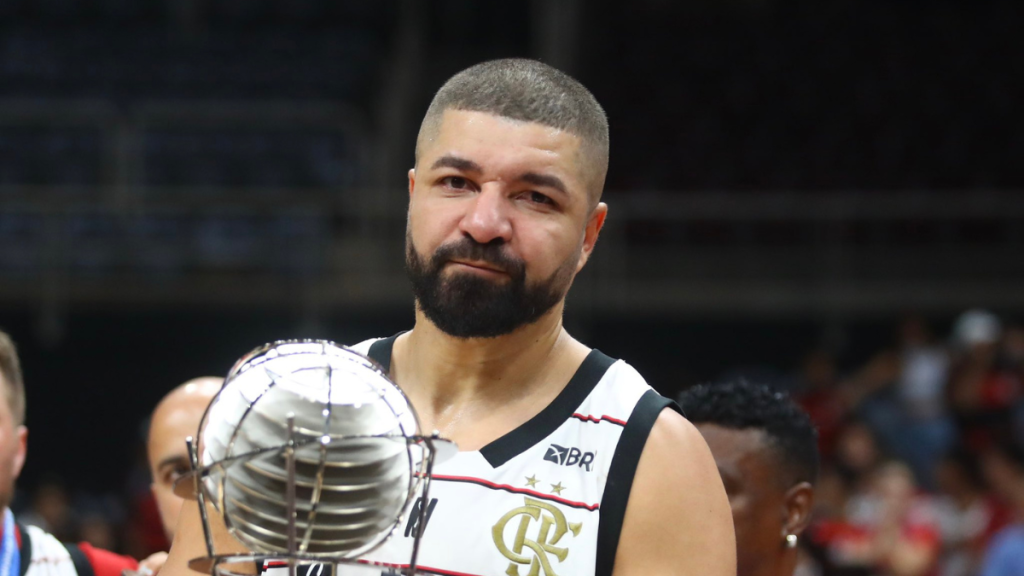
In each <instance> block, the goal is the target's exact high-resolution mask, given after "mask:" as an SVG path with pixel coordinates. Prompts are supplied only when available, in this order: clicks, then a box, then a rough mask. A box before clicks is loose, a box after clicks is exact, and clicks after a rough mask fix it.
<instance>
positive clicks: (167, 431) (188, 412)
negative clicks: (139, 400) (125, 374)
mask: <svg viewBox="0 0 1024 576" xmlns="http://www.w3.org/2000/svg"><path fill="white" fill-rule="evenodd" d="M222 382H223V379H221V378H198V379H196V380H191V381H189V382H186V383H185V384H183V385H181V386H179V387H178V388H175V389H174V390H173V391H172V392H171V393H170V394H168V395H167V396H166V397H164V399H163V400H162V401H161V402H160V404H159V405H158V406H157V408H156V410H155V411H154V412H153V416H152V418H151V421H150V425H149V443H148V444H147V452H148V456H149V469H150V473H151V474H152V475H153V486H152V488H153V496H154V497H155V498H156V503H157V507H158V508H159V510H160V520H161V521H162V522H163V525H164V531H165V532H166V533H167V539H168V540H172V539H173V537H174V527H175V525H176V524H177V522H178V513H179V512H180V511H181V504H182V502H183V500H182V499H181V498H179V497H178V496H176V495H175V494H174V482H175V481H176V480H177V479H178V478H181V477H182V475H184V474H186V473H188V472H189V471H190V470H191V469H192V466H191V464H190V463H189V456H188V450H187V449H186V444H185V439H186V438H187V437H189V436H195V435H196V434H197V432H198V430H199V422H200V420H202V418H203V412H205V411H206V407H207V406H208V405H209V404H210V400H212V399H213V397H214V396H215V395H216V394H217V392H218V391H219V390H220V386H221V383H222Z"/></svg>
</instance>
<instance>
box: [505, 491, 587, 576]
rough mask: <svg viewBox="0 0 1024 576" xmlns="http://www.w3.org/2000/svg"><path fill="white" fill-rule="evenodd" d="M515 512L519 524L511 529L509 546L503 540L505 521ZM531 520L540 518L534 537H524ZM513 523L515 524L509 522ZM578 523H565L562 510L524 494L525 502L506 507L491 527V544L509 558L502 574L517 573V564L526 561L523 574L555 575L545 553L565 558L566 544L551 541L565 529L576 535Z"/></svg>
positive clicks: (559, 538)
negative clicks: (557, 545) (517, 505)
mask: <svg viewBox="0 0 1024 576" xmlns="http://www.w3.org/2000/svg"><path fill="white" fill-rule="evenodd" d="M517 516H518V517H519V527H518V529H517V530H516V532H515V539H514V540H512V545H511V546H509V545H508V544H507V543H506V542H505V525H506V524H508V523H509V522H510V521H512V519H513V518H515V517H517ZM535 520H539V521H540V526H539V528H538V529H537V532H536V533H535V534H536V537H535V538H533V539H530V538H527V537H526V534H527V532H528V531H529V530H530V526H531V524H533V522H534V521H535ZM513 526H515V525H514V524H513ZM582 527H583V523H582V522H574V523H567V522H566V521H565V515H564V514H562V511H561V510H559V509H558V508H556V507H554V506H552V505H551V504H548V503H547V502H542V501H540V500H534V499H533V498H526V505H525V506H521V507H519V508H516V509H515V510H510V511H509V512H508V513H507V514H505V515H504V516H502V517H501V520H498V523H497V524H495V525H494V528H492V529H491V535H492V536H493V537H494V544H495V545H496V546H497V547H498V551H500V552H501V554H502V555H503V556H505V558H508V559H509V560H511V562H509V565H508V570H505V574H508V576H519V566H518V565H519V564H529V565H530V571H529V572H527V573H526V575H527V576H539V575H540V574H544V576H558V575H557V574H555V572H554V570H552V569H551V559H550V558H549V557H548V555H549V554H550V555H551V556H554V557H555V558H558V561H559V562H563V561H565V557H566V556H568V555H569V548H567V547H566V548H558V547H556V546H555V544H558V542H559V541H560V540H561V539H562V536H565V533H566V532H569V531H572V535H573V536H579V533H580V528H582ZM552 528H554V531H552Z"/></svg>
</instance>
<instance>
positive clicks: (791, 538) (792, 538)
mask: <svg viewBox="0 0 1024 576" xmlns="http://www.w3.org/2000/svg"><path fill="white" fill-rule="evenodd" d="M796 542H797V536H796V534H786V548H796Z"/></svg>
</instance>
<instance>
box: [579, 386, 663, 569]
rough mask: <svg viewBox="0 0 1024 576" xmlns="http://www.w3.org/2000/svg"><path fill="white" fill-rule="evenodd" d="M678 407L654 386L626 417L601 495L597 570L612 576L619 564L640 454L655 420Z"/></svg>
mask: <svg viewBox="0 0 1024 576" xmlns="http://www.w3.org/2000/svg"><path fill="white" fill-rule="evenodd" d="M669 406H671V407H673V408H674V409H676V410H677V411H678V410H679V407H678V406H676V403H675V402H673V401H672V400H669V399H668V398H665V397H664V396H661V395H660V394H658V393H657V392H655V391H654V390H648V391H647V392H644V395H643V396H641V397H640V401H639V402H637V404H636V406H635V407H634V408H633V413H632V414H630V415H629V420H627V421H626V427H625V428H624V429H623V430H622V436H620V437H619V444H618V445H617V446H616V447H615V454H614V455H613V456H612V463H611V467H610V468H609V471H608V481H607V482H606V483H605V485H604V494H602V495H601V518H600V520H598V525H597V574H596V576H611V574H612V569H613V568H614V567H615V552H616V551H617V550H618V548H619V535H620V534H621V532H622V519H623V518H624V517H625V516H626V504H627V503H628V502H629V491H630V489H632V488H633V477H634V476H635V475H636V467H637V464H639V463H640V454H641V453H642V452H643V451H644V444H646V443H647V437H648V436H649V435H650V434H651V429H652V428H653V427H654V422H655V420H657V419H658V415H659V414H661V411H662V410H664V409H665V408H667V407H669Z"/></svg>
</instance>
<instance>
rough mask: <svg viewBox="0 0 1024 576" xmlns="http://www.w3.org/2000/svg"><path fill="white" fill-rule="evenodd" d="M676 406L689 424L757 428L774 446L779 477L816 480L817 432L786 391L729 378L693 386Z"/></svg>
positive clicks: (806, 480) (799, 480)
mask: <svg viewBox="0 0 1024 576" xmlns="http://www.w3.org/2000/svg"><path fill="white" fill-rule="evenodd" d="M679 406H680V407H681V408H682V410H683V415H684V416H686V418H688V419H689V420H690V422H692V423H694V424H716V425H718V426H721V427H723V428H730V429H733V430H760V431H761V432H763V433H764V434H765V436H766V437H767V439H768V443H769V445H771V446H772V447H773V448H775V453H776V456H778V458H777V459H778V461H779V464H781V466H780V468H781V471H782V472H783V474H780V475H779V477H780V479H784V480H786V481H788V482H791V483H793V484H796V483H798V482H810V483H811V484H813V483H814V482H815V481H816V480H817V477H818V431H817V430H816V429H815V428H814V424H813V423H812V422H811V419H810V417H809V416H808V415H807V413H806V412H804V411H803V410H802V409H801V408H800V407H799V406H797V405H796V403H794V402H793V401H792V400H791V399H790V398H789V395H788V394H785V393H783V392H780V391H778V390H773V389H772V388H769V387H768V386H765V385H763V384H755V383H752V382H748V381H746V380H735V381H730V382H723V383H720V384H701V385H698V386H694V387H693V388H690V389H688V390H686V391H685V392H683V393H682V394H680V395H679Z"/></svg>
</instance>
